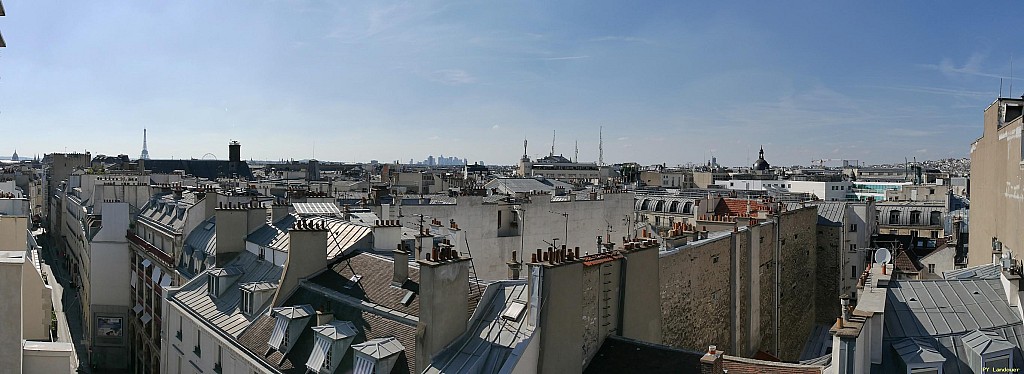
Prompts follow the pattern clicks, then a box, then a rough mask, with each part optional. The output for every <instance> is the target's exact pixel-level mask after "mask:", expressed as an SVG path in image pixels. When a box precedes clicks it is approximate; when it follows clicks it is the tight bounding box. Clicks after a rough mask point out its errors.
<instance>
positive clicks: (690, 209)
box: [683, 201, 693, 214]
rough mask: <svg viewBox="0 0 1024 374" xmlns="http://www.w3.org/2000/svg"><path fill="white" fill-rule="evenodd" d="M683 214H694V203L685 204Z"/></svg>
mask: <svg viewBox="0 0 1024 374" xmlns="http://www.w3.org/2000/svg"><path fill="white" fill-rule="evenodd" d="M683 213H686V214H690V213H693V203H691V202H689V201H687V202H686V204H683Z"/></svg>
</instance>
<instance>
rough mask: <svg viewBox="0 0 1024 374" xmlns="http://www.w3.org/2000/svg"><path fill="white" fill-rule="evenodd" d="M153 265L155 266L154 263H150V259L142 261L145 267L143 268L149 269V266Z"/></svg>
mask: <svg viewBox="0 0 1024 374" xmlns="http://www.w3.org/2000/svg"><path fill="white" fill-rule="evenodd" d="M152 264H153V263H152V262H149V259H148V258H147V259H145V260H142V267H143V268H147V267H149V265H152Z"/></svg>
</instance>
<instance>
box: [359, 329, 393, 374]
mask: <svg viewBox="0 0 1024 374" xmlns="http://www.w3.org/2000/svg"><path fill="white" fill-rule="evenodd" d="M352 350H353V352H355V367H354V368H353V373H355V374H386V373H390V372H391V369H392V368H394V367H395V362H397V361H398V357H399V356H401V354H402V352H403V351H405V346H403V345H402V343H400V342H399V341H398V339H395V338H394V337H387V338H380V339H372V340H367V341H366V342H364V343H360V344H356V345H353V346H352Z"/></svg>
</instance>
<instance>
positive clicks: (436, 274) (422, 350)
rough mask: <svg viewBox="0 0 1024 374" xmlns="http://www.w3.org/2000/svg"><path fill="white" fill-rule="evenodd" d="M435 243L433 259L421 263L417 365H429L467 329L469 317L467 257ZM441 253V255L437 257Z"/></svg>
mask: <svg viewBox="0 0 1024 374" xmlns="http://www.w3.org/2000/svg"><path fill="white" fill-rule="evenodd" d="M441 247H442V248H443V250H442V248H437V247H434V248H433V251H432V253H431V259H430V260H422V259H421V260H417V262H418V263H419V265H420V285H419V286H420V293H419V298H420V314H419V321H418V322H417V330H418V331H419V333H420V334H421V337H420V338H419V339H416V357H415V359H416V366H417V367H427V366H428V365H429V363H430V359H431V358H433V357H434V356H435V355H437V354H438V353H439V352H441V350H443V349H444V348H445V347H446V346H448V345H449V344H451V342H453V341H454V340H455V339H457V338H458V337H459V336H461V335H462V334H463V333H464V332H465V331H466V321H468V320H469V299H468V298H467V297H466V295H468V294H469V293H470V287H469V266H470V259H469V258H468V257H464V258H459V257H458V255H456V254H453V253H452V250H451V245H448V244H445V245H442V246H441ZM438 256H440V257H441V258H440V259H438Z"/></svg>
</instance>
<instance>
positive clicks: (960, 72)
mask: <svg viewBox="0 0 1024 374" xmlns="http://www.w3.org/2000/svg"><path fill="white" fill-rule="evenodd" d="M986 57H987V56H986V54H984V53H979V52H975V53H974V54H972V55H971V57H968V58H967V61H965V62H964V63H963V65H960V66H957V64H956V63H955V62H953V59H951V58H948V57H947V58H943V59H942V61H940V62H939V63H938V64H918V66H919V67H922V68H925V69H930V70H936V71H938V72H940V73H942V74H943V75H945V76H948V77H961V76H976V77H986V78H1000V79H1011V78H1010V77H1009V75H1003V74H995V73H991V72H988V71H985V69H984V68H983V66H982V65H983V64H984V63H985V59H986ZM1012 79H1014V80H1020V79H1021V78H1019V77H1018V78H1012Z"/></svg>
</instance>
